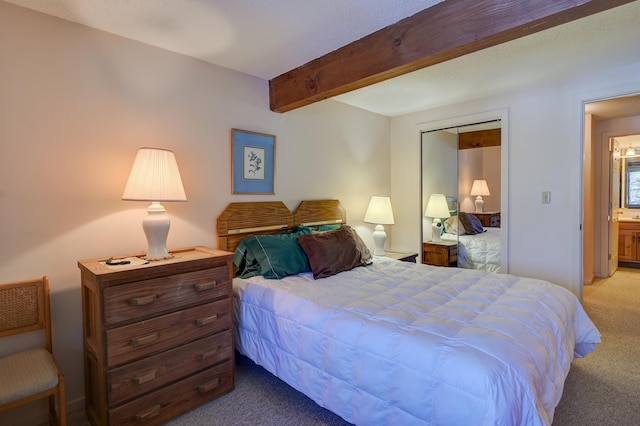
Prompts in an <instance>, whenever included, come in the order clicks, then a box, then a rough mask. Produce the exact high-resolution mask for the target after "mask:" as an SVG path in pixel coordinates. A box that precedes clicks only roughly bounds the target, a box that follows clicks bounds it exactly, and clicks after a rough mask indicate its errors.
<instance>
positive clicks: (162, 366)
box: [108, 330, 233, 407]
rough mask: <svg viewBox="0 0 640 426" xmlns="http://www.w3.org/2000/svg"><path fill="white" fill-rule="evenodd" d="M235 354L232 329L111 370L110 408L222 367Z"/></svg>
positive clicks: (109, 376) (109, 378)
mask: <svg viewBox="0 0 640 426" xmlns="http://www.w3.org/2000/svg"><path fill="white" fill-rule="evenodd" d="M232 355H233V347H232V337H231V330H225V331H222V332H220V333H217V334H214V335H213V336H209V337H205V338H203V339H200V340H196V341H195V342H192V343H188V344H186V345H184V346H179V347H177V348H174V349H171V350H168V351H166V352H161V353H159V354H157V355H154V356H150V357H147V358H144V359H141V360H139V361H135V362H132V363H130V364H126V365H124V366H122V367H118V368H115V369H113V370H110V371H109V373H108V382H109V393H108V395H109V406H110V407H113V406H115V405H118V404H120V403H122V402H124V401H126V400H130V399H133V398H135V397H137V396H139V395H142V394H144V393H148V392H150V391H152V390H154V389H157V388H159V387H161V386H164V385H166V384H167V383H171V382H174V381H176V380H178V379H180V378H182V377H186V376H189V375H191V374H193V373H194V372H195V371H199V370H202V369H204V368H207V367H211V366H213V365H216V364H219V363H220V362H222V361H225V360H228V359H231V357H232Z"/></svg>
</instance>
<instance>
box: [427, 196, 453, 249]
mask: <svg viewBox="0 0 640 426" xmlns="http://www.w3.org/2000/svg"><path fill="white" fill-rule="evenodd" d="M424 215H425V216H426V217H431V218H433V222H432V223H431V232H432V237H431V241H433V242H436V243H439V242H441V241H442V237H441V236H442V221H441V220H440V218H441V217H449V205H448V204H447V197H445V196H444V194H431V196H430V197H429V202H428V203H427V209H426V210H425V212H424Z"/></svg>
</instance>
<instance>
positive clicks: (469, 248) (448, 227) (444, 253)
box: [421, 120, 502, 272]
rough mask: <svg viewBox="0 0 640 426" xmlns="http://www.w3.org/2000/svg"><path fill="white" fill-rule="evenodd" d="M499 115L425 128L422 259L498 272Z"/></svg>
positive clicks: (422, 138) (499, 201)
mask: <svg viewBox="0 0 640 426" xmlns="http://www.w3.org/2000/svg"><path fill="white" fill-rule="evenodd" d="M500 127H501V126H500V120H493V121H488V122H483V123H474V124H470V125H460V126H455V127H449V128H445V129H438V130H433V131H426V132H423V133H422V137H421V151H422V174H421V176H422V212H423V215H422V241H423V262H424V263H428V264H432V265H437V266H457V267H460V268H469V269H482V270H486V271H489V272H501V254H502V244H501V229H500V226H501V208H500V206H501V183H502V179H501V155H502V152H501V151H502V150H501V141H500V136H501V129H500Z"/></svg>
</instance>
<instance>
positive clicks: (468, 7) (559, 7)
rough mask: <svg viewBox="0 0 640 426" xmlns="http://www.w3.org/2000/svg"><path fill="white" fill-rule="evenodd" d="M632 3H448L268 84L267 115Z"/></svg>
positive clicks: (556, 0) (457, 0) (447, 0)
mask: <svg viewBox="0 0 640 426" xmlns="http://www.w3.org/2000/svg"><path fill="white" fill-rule="evenodd" d="M632 1H633V0H528V1H519V0H510V1H507V0H483V1H478V0H445V1H443V2H441V3H438V4H436V5H435V6H432V7H430V8H428V9H425V10H423V11H421V12H418V13H417V14H415V15H413V16H410V17H408V18H405V19H403V20H401V21H399V22H397V23H396V24H393V25H390V26H388V27H385V28H383V29H381V30H379V31H376V32H374V33H372V34H370V35H368V36H366V37H363V38H362V39H360V40H357V41H355V42H353V43H350V44H348V45H346V46H344V47H341V48H339V49H337V50H335V51H333V52H331V53H328V54H326V55H324V56H321V57H319V58H317V59H314V60H313V61H311V62H309V63H307V64H305V65H302V66H300V67H298V68H295V69H293V70H291V71H289V72H286V73H284V74H282V75H280V76H278V77H275V78H273V79H272V80H270V81H269V98H270V100H269V103H270V108H271V110H273V111H275V112H286V111H290V110H293V109H296V108H300V107H302V106H305V105H309V104H311V103H314V102H317V101H321V100H323V99H327V98H330V97H333V96H337V95H340V94H343V93H347V92H350V91H352V90H356V89H359V88H362V87H365V86H369V85H371V84H374V83H379V82H381V81H384V80H387V79H390V78H393V77H397V76H400V75H403V74H406V73H409V72H412V71H416V70H419V69H422V68H425V67H428V66H430V65H435V64H438V63H441V62H444V61H447V60H450V59H454V58H458V57H460V56H463V55H466V54H469V53H472V52H476V51H478V50H481V49H485V48H488V47H492V46H496V45H498V44H501V43H505V42H508V41H511V40H515V39H517V38H520V37H524V36H527V35H529V34H533V33H536V32H538V31H542V30H546V29H548V28H552V27H555V26H558V25H562V24H565V23H567V22H570V21H573V20H576V19H580V18H584V17H586V16H590V15H593V14H596V13H599V12H602V11H605V10H608V9H612V8H614V7H617V6H620V5H623V4H626V3H630V2H632ZM316 36H318V37H322V34H317V35H316Z"/></svg>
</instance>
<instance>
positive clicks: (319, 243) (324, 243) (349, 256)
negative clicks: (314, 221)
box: [298, 225, 371, 279]
mask: <svg viewBox="0 0 640 426" xmlns="http://www.w3.org/2000/svg"><path fill="white" fill-rule="evenodd" d="M298 242H299V243H300V246H302V250H304V252H305V253H306V255H307V257H308V258H309V264H310V265H311V271H312V272H313V278H314V279H318V278H325V277H329V276H331V275H335V274H337V273H339V272H343V271H348V270H350V269H353V268H355V267H357V266H363V265H367V264H368V263H370V262H371V253H370V252H369V249H368V248H366V246H365V245H364V243H363V242H362V240H361V239H360V237H359V236H358V235H357V234H356V232H355V230H353V229H351V227H350V226H348V225H343V226H342V227H340V229H336V230H335V231H327V232H322V233H315V234H307V235H301V236H300V237H298ZM363 248H364V249H363ZM365 259H366V260H365Z"/></svg>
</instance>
